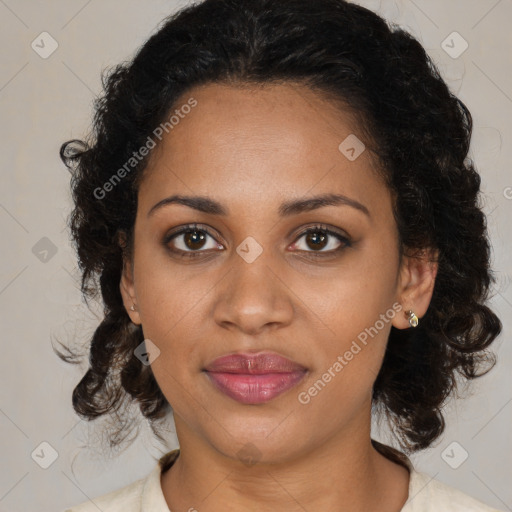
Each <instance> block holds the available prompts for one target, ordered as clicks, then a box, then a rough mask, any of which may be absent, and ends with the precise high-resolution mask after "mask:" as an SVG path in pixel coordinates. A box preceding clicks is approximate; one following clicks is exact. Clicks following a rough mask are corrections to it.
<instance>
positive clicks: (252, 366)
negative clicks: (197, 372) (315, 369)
mask: <svg viewBox="0 0 512 512" xmlns="http://www.w3.org/2000/svg"><path fill="white" fill-rule="evenodd" d="M205 370H206V371H208V372H223V373H242V374H265V373H294V372H298V371H302V372H303V371H306V368H305V367H304V366H302V365H300V364H299V363H296V362H295V361H292V360H291V359H288V358H286V357H284V356H281V355H279V354H276V353H275V352H259V353H257V354H248V353H240V352H238V353H236V354H228V355H225V356H221V357H218V358H216V359H214V360H213V361H212V362H211V363H209V364H208V365H207V366H206V367H205Z"/></svg>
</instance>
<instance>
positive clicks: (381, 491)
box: [161, 417, 409, 512]
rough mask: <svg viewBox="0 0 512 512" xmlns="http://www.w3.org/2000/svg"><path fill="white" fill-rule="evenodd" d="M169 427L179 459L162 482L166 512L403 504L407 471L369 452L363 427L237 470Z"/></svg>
mask: <svg viewBox="0 0 512 512" xmlns="http://www.w3.org/2000/svg"><path fill="white" fill-rule="evenodd" d="M175 421H176V429H177V432H178V434H179V435H178V438H179V439H180V455H179V457H178V459H177V460H176V462H175V463H174V464H173V465H172V466H171V468H169V470H168V471H166V472H165V473H164V474H163V475H162V479H161V482H162V490H163V493H164V497H165V499H166V501H167V504H168V506H169V508H170V510H172V511H178V510H187V511H188V510H192V511H193V510H194V509H196V510H199V511H201V512H209V511H212V512H213V511H219V510H240V511H258V512H267V511H268V512H270V511H272V512H275V511H279V510H286V511H295V510H297V511H302V512H303V511H304V510H343V511H345V512H363V511H365V512H368V511H369V510H379V511H380V512H398V511H400V510H401V508H402V507H403V505H404V503H405V501H406V500H407V497H408V487H409V472H408V470H407V469H406V468H405V467H403V466H401V465H400V464H398V463H396V462H392V461H391V460H389V459H388V458H386V457H384V456H383V455H382V454H381V453H379V451H377V450H376V449H375V448H374V446H373V445H372V442H371V438H370V432H369V428H368V430H367V431H366V432H361V431H359V432H352V433H350V434H349V433H347V432H343V433H342V434H340V435H338V436H337V437H335V438H332V439H329V440H326V441H325V442H324V443H323V444H322V445H319V446H316V447H314V449H311V450H309V451H304V452H301V453H300V455H298V456H296V457H294V458H293V459H287V460H286V461H275V462H272V463H259V462H257V463H254V464H244V463H242V462H241V461H239V460H235V459H233V458H232V457H229V456H227V455H225V454H223V453H221V452H219V451H218V450H216V449H215V448H213V447H212V445H210V444H208V443H207V442H205V440H204V438H199V437H197V436H196V435H195V433H192V432H190V431H188V430H187V429H185V428H183V427H184V425H183V424H182V422H181V421H180V419H179V417H176V418H175ZM180 430H181V432H180Z"/></svg>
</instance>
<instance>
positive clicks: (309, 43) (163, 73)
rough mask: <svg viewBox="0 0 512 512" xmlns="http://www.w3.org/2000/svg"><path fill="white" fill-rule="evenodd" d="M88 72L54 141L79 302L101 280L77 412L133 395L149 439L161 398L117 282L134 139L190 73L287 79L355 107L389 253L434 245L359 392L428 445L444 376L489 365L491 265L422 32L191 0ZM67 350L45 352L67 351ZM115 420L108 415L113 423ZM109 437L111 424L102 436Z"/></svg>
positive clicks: (335, 14)
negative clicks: (432, 260)
mask: <svg viewBox="0 0 512 512" xmlns="http://www.w3.org/2000/svg"><path fill="white" fill-rule="evenodd" d="M102 77H103V88H104V91H103V94H102V96H101V97H98V98H96V100H95V103H94V107H95V116H94V122H93V128H92V130H91V133H90V134H89V135H88V136H87V137H86V138H87V139H88V140H84V141H80V140H76V139H75V140H70V141H67V142H65V143H64V144H63V145H62V146H61V150H60V156H61V159H62V160H63V162H64V163H65V164H66V166H67V167H68V169H69V170H70V171H71V173H72V178H71V187H72V195H73V200H74V210H73V211H72V213H71V215H70V217H69V220H68V222H69V228H70V231H71V234H72V239H73V241H74V245H75V247H76V251H77V255H78V260H79V267H80V271H81V277H82V279H81V290H82V293H83V295H84V297H85V300H86V302H87V299H88V297H97V294H98V291H99V290H101V297H102V300H103V304H104V319H103V321H102V322H101V323H100V325H99V326H98V327H97V329H96V330H95V332H94V335H93V336H92V339H91V344H90V353H89V368H88V370H87V372H86V373H85V375H84V376H83V378H82V379H81V380H80V382H79V383H78V384H77V386H76V387H75V389H74V391H73V397H72V401H73V407H74V409H75V411H76V412H77V414H78V415H80V416H81V417H82V418H84V419H87V420H92V419H94V418H97V417H99V416H101V415H106V414H107V415H113V414H118V413H120V408H121V407H124V406H126V404H127V403H132V404H134V403H135V404H137V405H138V406H139V407H140V411H141V412H142V415H143V416H144V417H145V418H146V419H148V420H149V422H150V425H151V428H152V429H153V432H154V433H155V434H156V435H157V436H158V435H159V434H158V428H156V426H157V424H158V423H159V421H157V420H160V419H162V418H164V417H165V416H166V414H167V413H168V412H169V411H170V410H172V409H171V408H170V404H169V403H168V401H167V400H166V398H165V397H164V395H163V393H162V391H161V390H160V388H159V386H158V384H157V382H156V380H155V378H154V376H153V373H152V371H151V367H150V366H149V365H144V364H142V363H141V361H140V360H139V359H138V358H137V357H134V349H135V348H136V347H137V346H138V345H139V344H140V343H141V342H143V340H144V337H143V333H142V328H141V326H135V325H134V324H133V323H131V321H130V318H129V316H128V314H127V312H126V310H125V308H124V305H123V301H122V297H121V293H120V290H119V282H120V279H121V271H122V266H123V256H125V257H127V258H131V256H132V254H133V253H132V251H133V226H134V222H135V216H136V210H137V190H138V187H139V184H140V183H141V181H142V179H143V174H144V170H145V169H146V168H147V163H148V158H149V156H148V155H145V156H143V157H141V156H140V154H139V149H140V148H142V147H143V146H144V145H146V144H147V143H148V141H149V140H152V139H153V138H155V134H156V133H158V132H155V129H156V128H157V127H159V126H161V125H162V123H165V122H166V121H167V120H168V119H169V116H170V114H171V113H172V112H173V109H175V108H176V107H177V106H178V105H179V104H180V101H182V100H181V99H182V98H183V97H185V93H188V94H190V93H191V90H192V89H193V88H194V87H196V86H198V85H204V84H208V83H224V84H229V85H231V86H239V87H242V86H244V85H248V84H252V85H258V84H260V85H265V84H271V83H289V84H300V85H303V86H307V87H309V88H310V89H312V90H314V91H316V92H318V94H323V95H325V97H328V98H329V99H330V100H332V102H333V104H335V103H337V104H341V105H344V106H345V108H349V109H350V111H351V112H353V113H354V114H355V115H356V116H357V119H358V121H359V122H360V125H361V130H363V132H364V133H366V134H367V138H368V140H369V141H371V144H370V146H368V148H369V149H370V150H371V151H372V153H373V154H374V155H375V156H376V158H377V161H378V162H379V166H378V167H379V172H381V174H382V176H383V177H384V178H385V183H386V185H387V186H388V188H389V190H390V192H391V194H392V197H393V214H394V217H395V220H396V224H397V227H398V231H399V243H400V254H401V255H403V254H409V255H415V254H416V255H417V253H418V252H421V251H422V250H424V249H427V248H435V249H437V251H438V258H437V263H438V273H437V277H436V280H435V286H434V290H433V295H432V299H431V303H430V306H429V308H428V311H427V313H426V314H425V316H424V317H423V318H422V319H421V322H420V325H419V326H418V327H417V328H414V329H405V330H400V329H395V328H394V327H392V328H391V332H390V335H389V340H388V344H387V349H386V352H385V356H384V361H383V364H382V367H381V369H380V373H379V374H378V376H377V378H376V381H375V383H374V387H373V404H374V405H375V407H376V409H377V410H378V411H380V412H384V413H385V414H384V416H385V417H386V418H387V420H388V421H390V422H391V423H392V425H393V427H394V428H393V432H394V435H395V436H396V439H397V440H398V442H399V443H400V445H401V447H402V448H403V449H404V450H405V451H409V452H411V451H416V450H420V449H424V448H426V447H428V446H429V445H431V444H432V443H433V441H434V440H435V439H436V438H438V437H439V436H440V435H441V433H442V432H443V430H444V427H445V421H444V418H443V414H442V408H443V405H444V402H445V400H446V399H447V397H448V396H449V395H450V394H451V393H452V392H453V391H455V390H458V384H459V383H458V382H457V381H458V379H457V377H458V376H462V377H463V378H464V379H466V380H470V379H474V378H476V377H480V376H481V375H483V374H485V373H487V372H488V371H489V370H490V369H491V368H492V367H493V366H494V364H495V363H496V357H495V355H494V354H493V353H492V352H490V351H489V350H488V347H489V345H490V344H491V343H492V342H493V340H494V339H495V338H496V337H497V336H498V335H499V333H500V332H501V329H502V324H501V322H500V320H499V318H498V317H497V316H496V315H495V314H494V313H493V311H492V310H491V309H490V308H489V307H488V306H487V305H485V303H486V302H487V299H488V296H489V290H490V283H491V281H492V282H495V277H494V276H493V275H492V270H491V269H490V261H489V260H490V243H489V239H488V234H487V226H486V218H485V216H484V214H483V212H482V209H481V204H480V203H479V201H480V195H479V193H480V176H479V174H478V173H477V171H476V170H475V167H474V164H473V162H472V161H471V160H470V159H469V158H468V156H467V155H468V150H469V145H470V139H471V132H472V118H471V114H470V112H469V111H468V109H467V107H466V106H465V105H464V104H463V103H462V101H460V99H458V98H457V97H456V96H455V95H454V94H452V93H451V92H450V90H449V88H448V87H447V85H446V83H445V82H444V81H443V79H442V77H441V76H440V73H439V71H438V69H437V68H436V66H435V65H434V63H433V62H432V61H431V59H430V58H429V56H428V55H427V53H426V52H425V50H424V48H423V47H422V46H421V44H420V43H419V42H418V41H417V40H416V39H415V38H414V37H413V36H412V35H410V34H409V33H408V32H406V31H404V30H402V29H401V28H400V27H398V26H395V25H393V24H390V23H388V22H386V21H385V20H384V19H382V18H381V17H380V16H378V15H377V14H375V13H374V12H372V11H370V10H368V9H365V8H363V7H360V6H358V5H356V4H352V3H349V2H347V1H344V0H315V1H310V0H205V1H202V2H199V3H195V4H193V5H189V6H187V7H186V8H183V9H181V10H180V11H178V12H177V13H175V14H173V15H171V16H169V17H168V18H166V19H165V20H163V22H162V26H161V27H159V29H158V31H157V32H156V33H155V34H153V35H152V36H151V37H150V38H149V39H148V40H147V41H146V42H145V44H144V45H143V46H142V47H141V48H140V49H139V50H138V52H137V53H136V55H135V56H134V58H133V59H132V60H130V61H125V62H123V63H121V64H118V65H117V66H113V67H112V68H109V69H108V70H105V71H104V72H103V74H102ZM134 155H138V156H137V159H136V161H135V160H133V158H134ZM128 161H131V167H132V168H129V169H127V167H126V162H128ZM123 166H124V167H123ZM123 168H124V172H122V173H121V174H120V173H118V174H117V177H119V176H121V175H122V179H117V177H116V181H115V182H113V178H114V177H115V176H114V174H115V173H116V170H121V169H123ZM109 184H110V185H109ZM105 191H108V198H107V199H106V200H104V196H105V194H106V192H105ZM121 234H122V235H124V236H125V238H124V242H123V243H120V240H121V238H120V235H121ZM67 350H68V353H67V354H64V353H59V357H61V358H62V359H64V360H66V361H68V362H76V361H77V360H76V358H74V357H73V355H72V352H71V351H70V350H69V349H67ZM127 399H128V400H127ZM121 412H122V411H121ZM121 417H122V415H121ZM127 428H129V426H128V425H126V424H122V423H121V424H120V425H119V432H118V434H119V433H120V432H121V431H124V430H125V429H127ZM120 439H122V437H120V436H119V435H113V436H112V439H111V446H114V445H116V443H118V442H120V441H119V440H120Z"/></svg>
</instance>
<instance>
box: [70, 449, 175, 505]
mask: <svg viewBox="0 0 512 512" xmlns="http://www.w3.org/2000/svg"><path fill="white" fill-rule="evenodd" d="M179 453H180V451H179V449H175V450H172V451H170V452H169V453H166V454H165V455H163V456H162V457H160V459H159V460H158V463H157V464H155V466H154V468H153V470H152V471H151V473H149V474H148V475H147V476H146V477H144V478H140V479H139V480H137V481H135V482H133V483H131V484H129V485H126V486H125V487H122V488H120V489H117V490H115V491H112V492H109V493H108V494H103V495H102V496H99V497H98V498H94V499H92V500H89V501H87V502H83V503H80V504H79V505H76V506H75V507H72V508H69V509H67V510H65V512H98V510H101V511H102V512H142V511H144V512H145V511H149V510H151V512H169V508H168V507H167V503H166V501H165V497H164V494H163V491H162V485H161V481H160V477H161V475H162V472H163V471H166V470H167V469H169V468H170V467H171V466H172V465H173V464H174V462H175V461H176V459H177V458H178V456H179Z"/></svg>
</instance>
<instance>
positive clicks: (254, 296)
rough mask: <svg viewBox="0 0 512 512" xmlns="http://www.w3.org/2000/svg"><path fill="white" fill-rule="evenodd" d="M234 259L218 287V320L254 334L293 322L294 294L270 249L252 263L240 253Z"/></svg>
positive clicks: (231, 327)
mask: <svg viewBox="0 0 512 512" xmlns="http://www.w3.org/2000/svg"><path fill="white" fill-rule="evenodd" d="M230 260H232V261H231V262H230V264H231V265H232V266H231V267H230V270H228V272H227V274H226V275H225V276H224V278H223V279H222V280H221V282H220V283H219V285H218V286H217V287H216V288H217V290H216V293H217V297H216V302H215V308H214V319H215V321H216V323H217V324H218V325H220V326H222V327H224V328H228V329H238V330H239V331H242V332H243V333H245V334H248V335H253V336H254V335H258V334H260V333H262V332H264V331H266V330H273V329H278V328H280V327H284V326H286V325H289V324H290V322H291V321H292V318H293V314H294V307H293V300H292V295H293V294H292V292H291V291H290V288H289V284H287V283H286V282H285V279H286V278H285V277H284V275H283V272H279V270H278V269H277V266H276V264H275V262H274V264H273V262H272V257H271V255H270V254H269V252H268V251H263V253H262V254H261V255H260V256H259V257H258V258H257V259H256V260H255V261H252V262H251V263H248V262H247V261H245V260H244V259H243V258H241V257H240V256H239V255H238V254H237V253H234V254H233V257H232V258H230Z"/></svg>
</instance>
